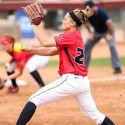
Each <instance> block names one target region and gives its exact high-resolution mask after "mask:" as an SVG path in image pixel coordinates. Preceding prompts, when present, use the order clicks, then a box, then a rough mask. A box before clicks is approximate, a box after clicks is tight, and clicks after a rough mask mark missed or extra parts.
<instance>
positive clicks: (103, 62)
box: [90, 57, 125, 66]
mask: <svg viewBox="0 0 125 125" xmlns="http://www.w3.org/2000/svg"><path fill="white" fill-rule="evenodd" d="M120 63H121V65H122V66H125V57H121V58H120ZM90 65H91V66H111V65H112V64H111V59H110V58H100V59H92V61H91V63H90Z"/></svg>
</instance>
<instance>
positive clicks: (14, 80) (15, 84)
mask: <svg viewBox="0 0 125 125" xmlns="http://www.w3.org/2000/svg"><path fill="white" fill-rule="evenodd" d="M13 73H14V71H12V72H8V71H7V74H8V75H11V74H13ZM11 82H12V85H13V86H14V87H17V86H18V85H17V83H16V79H15V78H14V79H11Z"/></svg>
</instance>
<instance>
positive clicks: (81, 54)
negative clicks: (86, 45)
mask: <svg viewBox="0 0 125 125" xmlns="http://www.w3.org/2000/svg"><path fill="white" fill-rule="evenodd" d="M76 51H77V53H79V55H77V56H76V57H75V62H76V63H78V64H82V65H85V61H84V60H85V53H84V50H83V49H82V48H77V50H76Z"/></svg>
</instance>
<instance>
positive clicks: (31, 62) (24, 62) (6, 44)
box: [0, 36, 48, 93]
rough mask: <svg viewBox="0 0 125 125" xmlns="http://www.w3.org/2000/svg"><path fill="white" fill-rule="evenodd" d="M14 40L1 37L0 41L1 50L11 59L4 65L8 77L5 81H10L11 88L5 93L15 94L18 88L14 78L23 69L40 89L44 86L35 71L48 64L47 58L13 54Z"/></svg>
mask: <svg viewBox="0 0 125 125" xmlns="http://www.w3.org/2000/svg"><path fill="white" fill-rule="evenodd" d="M14 42H15V39H14V38H13V37H10V36H3V37H2V38H1V39H0V43H1V44H2V47H3V49H4V50H5V51H6V52H7V53H8V54H9V55H10V56H11V57H12V58H11V60H10V61H9V62H8V63H7V65H6V70H7V74H8V76H6V77H5V79H6V80H11V82H12V86H9V87H8V89H7V93H17V92H18V91H19V87H18V85H17V82H16V78H17V77H19V76H20V75H21V74H22V73H23V69H24V68H26V69H27V70H28V72H29V73H30V74H31V76H32V77H33V78H34V79H35V81H36V82H37V83H38V85H39V86H40V87H43V86H44V85H45V84H44V82H43V80H42V78H41V76H40V75H39V72H38V71H37V69H38V68H40V67H43V66H45V65H46V64H47V63H48V57H47V56H39V55H34V54H31V53H29V52H23V51H22V52H14V51H13V45H14Z"/></svg>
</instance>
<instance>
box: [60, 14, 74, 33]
mask: <svg viewBox="0 0 125 125" xmlns="http://www.w3.org/2000/svg"><path fill="white" fill-rule="evenodd" d="M72 22H73V20H72V19H71V17H70V15H69V14H68V13H67V14H66V15H65V17H64V19H63V21H62V28H63V30H66V31H67V30H70V29H71V27H72V25H71V24H72Z"/></svg>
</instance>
